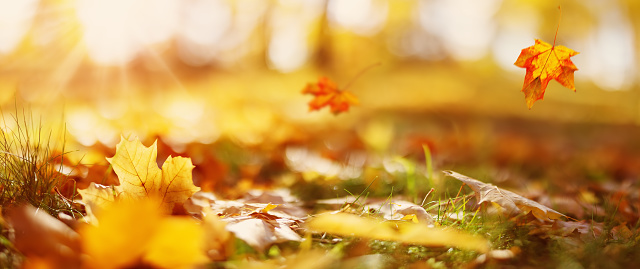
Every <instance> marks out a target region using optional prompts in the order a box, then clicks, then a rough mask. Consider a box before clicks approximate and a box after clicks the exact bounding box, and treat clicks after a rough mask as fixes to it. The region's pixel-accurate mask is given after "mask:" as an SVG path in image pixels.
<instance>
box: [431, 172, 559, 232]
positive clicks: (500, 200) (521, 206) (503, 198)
mask: <svg viewBox="0 0 640 269" xmlns="http://www.w3.org/2000/svg"><path fill="white" fill-rule="evenodd" d="M443 172H444V173H445V174H446V175H448V176H451V177H454V178H456V179H457V180H460V181H462V182H463V183H465V184H467V185H469V187H470V188H471V189H472V190H473V192H474V193H475V195H476V199H477V201H478V204H481V203H484V202H489V203H494V204H497V205H499V206H500V207H502V208H503V209H505V210H506V211H507V214H510V215H515V214H519V213H524V214H527V213H529V212H531V214H533V215H534V216H535V217H536V218H538V219H541V220H546V219H552V220H554V219H559V218H561V217H566V216H565V215H564V214H562V213H560V212H558V211H555V210H553V209H551V208H548V207H546V206H544V205H541V204H539V203H538V202H536V201H533V200H530V199H527V198H524V197H522V196H520V195H518V194H515V193H513V192H510V191H508V190H503V189H500V188H498V187H496V186H494V185H492V184H488V183H484V182H481V181H479V180H477V179H473V178H470V177H468V176H465V175H462V174H459V173H456V172H453V171H443Z"/></svg>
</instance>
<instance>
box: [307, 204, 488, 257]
mask: <svg viewBox="0 0 640 269" xmlns="http://www.w3.org/2000/svg"><path fill="white" fill-rule="evenodd" d="M306 227H307V228H308V229H309V230H310V231H314V232H323V233H331V234H337V235H342V236H356V237H363V238H370V239H377V240H388V241H398V242H402V243H408V244H416V245H423V246H449V247H456V248H460V249H466V250H474V251H478V252H487V251H489V243H488V241H487V240H486V239H484V238H482V237H478V236H473V235H470V234H467V233H464V232H460V231H457V230H453V229H445V228H435V227H429V226H427V225H425V224H417V223H412V222H383V221H380V220H377V219H373V218H367V217H360V216H356V215H353V214H347V213H326V214H321V215H318V216H316V217H314V218H312V219H311V220H309V221H307V223H306Z"/></svg>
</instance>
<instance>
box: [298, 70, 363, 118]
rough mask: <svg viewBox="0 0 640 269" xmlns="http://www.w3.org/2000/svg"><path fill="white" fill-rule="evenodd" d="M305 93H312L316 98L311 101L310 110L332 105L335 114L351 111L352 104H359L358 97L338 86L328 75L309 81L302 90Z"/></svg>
mask: <svg viewBox="0 0 640 269" xmlns="http://www.w3.org/2000/svg"><path fill="white" fill-rule="evenodd" d="M302 93H303V94H311V95H313V96H314V98H313V99H312V100H311V101H310V102H309V110H311V111H313V110H320V109H321V108H323V107H325V106H329V107H331V112H332V113H333V114H339V113H341V112H347V111H349V107H350V106H352V105H358V104H359V103H360V102H359V101H358V98H357V97H356V96H355V95H353V94H351V93H350V92H348V91H346V90H340V89H338V86H336V85H335V83H333V81H331V80H329V79H328V78H326V77H320V78H319V79H318V82H317V83H309V84H307V86H306V87H305V88H304V89H303V90H302Z"/></svg>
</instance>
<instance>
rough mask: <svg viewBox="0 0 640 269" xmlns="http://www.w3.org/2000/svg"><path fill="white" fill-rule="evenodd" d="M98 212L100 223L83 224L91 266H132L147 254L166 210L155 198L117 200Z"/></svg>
mask: <svg viewBox="0 0 640 269" xmlns="http://www.w3.org/2000/svg"><path fill="white" fill-rule="evenodd" d="M95 213H96V218H97V220H98V223H99V224H98V225H90V224H86V225H85V226H82V227H80V229H79V231H78V232H79V233H80V235H81V236H82V241H83V249H84V253H86V254H87V255H88V256H89V257H90V258H89V260H88V265H89V267H90V268H122V267H124V266H131V265H133V264H134V263H135V262H137V261H138V260H139V259H140V258H141V257H142V255H143V254H144V251H145V248H146V245H147V243H148V242H149V241H150V240H151V238H152V237H153V236H154V234H155V233H156V232H157V229H158V222H159V221H160V220H161V219H162V214H161V212H160V210H159V209H158V206H157V205H156V203H154V201H151V200H140V201H137V202H131V201H117V202H114V203H110V204H108V205H106V206H105V207H102V208H100V210H99V211H98V212H95Z"/></svg>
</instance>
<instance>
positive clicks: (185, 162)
mask: <svg viewBox="0 0 640 269" xmlns="http://www.w3.org/2000/svg"><path fill="white" fill-rule="evenodd" d="M157 155H158V153H157V147H156V142H154V143H153V145H151V146H150V147H145V146H144V145H142V143H141V142H140V141H139V140H138V139H136V140H134V141H129V140H127V139H125V138H122V140H121V141H120V143H118V145H116V154H115V155H114V156H113V157H112V158H107V161H109V163H111V165H112V167H113V171H115V173H116V175H118V179H119V181H120V185H119V186H111V187H107V186H101V185H99V184H95V183H92V184H91V185H90V186H89V188H87V189H84V190H78V191H79V192H80V194H81V195H82V199H83V201H84V202H85V203H86V204H89V205H90V206H91V205H94V206H101V205H104V204H108V203H111V202H113V201H115V200H119V199H126V200H137V199H143V198H147V197H157V198H159V199H160V201H161V202H160V203H161V204H160V206H161V207H162V208H163V210H164V211H165V212H169V213H170V212H171V210H172V209H173V206H174V205H175V204H182V203H184V202H185V201H186V200H187V199H188V198H189V197H191V195H193V194H194V193H196V192H197V191H199V190H200V188H198V187H196V186H195V185H193V180H192V179H191V176H192V175H191V170H193V168H194V166H193V164H192V163H191V159H189V158H183V157H175V158H174V157H171V156H169V157H168V158H167V160H166V161H165V162H164V164H163V165H162V170H160V168H158V165H157V163H156V158H157Z"/></svg>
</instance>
